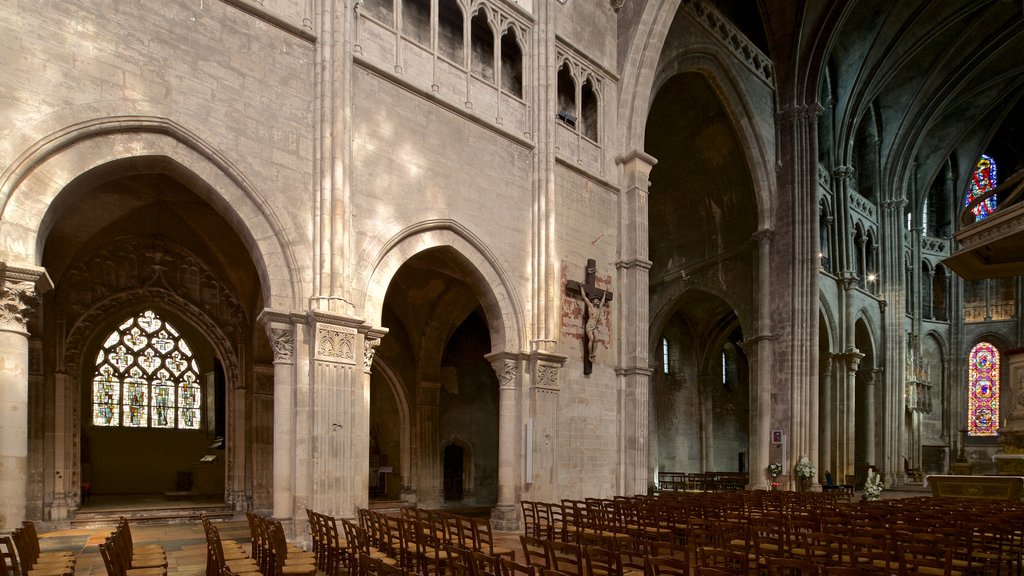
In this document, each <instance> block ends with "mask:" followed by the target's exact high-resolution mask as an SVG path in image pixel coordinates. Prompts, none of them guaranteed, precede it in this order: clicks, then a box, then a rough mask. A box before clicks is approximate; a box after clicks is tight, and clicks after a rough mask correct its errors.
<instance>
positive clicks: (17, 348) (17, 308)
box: [0, 263, 50, 531]
mask: <svg viewBox="0 0 1024 576" xmlns="http://www.w3.org/2000/svg"><path fill="white" fill-rule="evenodd" d="M49 286H50V284H49V277H47V276H46V272H44V271H43V270H42V269H39V268H32V269H29V268H14V267H10V266H7V265H6V264H4V263H0V350H3V351H4V353H3V354H0V415H2V417H0V531H10V530H13V529H15V528H17V527H19V526H20V525H21V521H22V520H24V519H25V511H26V504H27V500H26V489H25V480H26V478H28V377H29V360H28V348H29V342H28V336H29V334H28V317H29V315H30V314H31V313H32V311H33V307H34V306H35V304H36V302H37V300H36V290H37V288H40V287H41V288H48V287H49Z"/></svg>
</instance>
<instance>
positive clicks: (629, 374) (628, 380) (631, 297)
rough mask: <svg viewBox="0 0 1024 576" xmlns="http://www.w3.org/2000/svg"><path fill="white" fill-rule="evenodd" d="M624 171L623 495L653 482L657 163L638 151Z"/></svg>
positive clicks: (624, 159) (624, 162) (620, 265)
mask: <svg viewBox="0 0 1024 576" xmlns="http://www.w3.org/2000/svg"><path fill="white" fill-rule="evenodd" d="M615 161H616V163H618V164H619V165H621V166H622V173H623V188H622V194H620V196H619V201H620V204H621V207H622V210H621V212H620V213H621V214H622V217H621V220H620V222H619V229H620V237H621V239H622V241H621V242H620V249H619V261H618V262H617V263H616V268H617V270H618V277H619V294H620V296H619V304H618V307H617V308H616V310H617V311H618V312H619V315H620V318H621V322H620V323H619V325H620V326H621V327H622V328H621V330H622V332H621V335H620V337H619V342H620V346H619V350H620V356H619V366H618V369H617V370H616V375H617V376H618V380H619V389H620V404H621V406H622V419H621V421H620V426H621V427H620V430H619V438H620V440H619V451H620V454H622V457H621V460H620V461H621V462H622V470H621V479H622V480H621V487H620V489H619V490H618V493H620V494H644V493H646V492H647V486H648V484H650V483H651V479H650V478H649V467H648V464H649V462H648V460H649V454H648V449H647V438H648V434H649V433H650V430H649V428H648V419H649V414H648V397H649V394H650V386H651V373H652V371H651V367H650V360H649V351H648V350H649V347H650V312H649V308H648V299H649V297H650V289H649V274H650V270H651V261H650V260H649V259H648V256H649V252H648V245H647V244H648V227H647V223H648V216H647V196H648V191H649V189H650V185H651V183H650V181H648V177H649V176H650V173H651V168H653V167H654V165H655V164H657V163H658V161H657V160H655V159H654V158H653V157H651V156H650V155H648V154H645V153H643V152H641V151H639V150H634V151H632V152H629V153H627V154H623V155H622V156H619V157H618V158H616V159H615Z"/></svg>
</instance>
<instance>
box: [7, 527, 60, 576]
mask: <svg viewBox="0 0 1024 576" xmlns="http://www.w3.org/2000/svg"><path fill="white" fill-rule="evenodd" d="M8 541H9V542H10V546H9V549H10V551H11V553H10V556H11V566H12V568H13V571H14V573H15V574H17V575H19V576H60V575H63V574H73V573H74V571H75V557H74V556H65V555H64V554H54V555H43V554H40V553H39V552H37V550H38V541H36V546H33V538H32V537H31V536H30V535H29V534H27V533H26V531H25V530H24V528H15V529H14V531H13V532H11V534H10V536H8Z"/></svg>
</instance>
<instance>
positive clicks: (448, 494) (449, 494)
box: [444, 444, 465, 502]
mask: <svg viewBox="0 0 1024 576" xmlns="http://www.w3.org/2000/svg"><path fill="white" fill-rule="evenodd" d="M464 462H465V451H464V450H463V449H462V447H461V446H458V445H456V444H449V445H448V446H445V448H444V499H445V500H446V501H448V502H457V501H459V500H462V490H463V486H462V478H463V472H464V471H465V469H464V466H465V464H464Z"/></svg>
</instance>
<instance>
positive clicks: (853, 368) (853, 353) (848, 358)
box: [836, 346, 864, 375]
mask: <svg viewBox="0 0 1024 576" xmlns="http://www.w3.org/2000/svg"><path fill="white" fill-rule="evenodd" d="M836 357H837V358H839V359H841V360H843V361H844V362H846V371H847V372H849V373H850V374H851V375H853V374H856V373H857V370H859V369H860V361H861V360H863V359H864V354H863V353H862V352H861V351H860V350H857V349H856V348H854V347H852V346H851V347H849V348H847V349H846V352H843V353H842V354H836Z"/></svg>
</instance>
